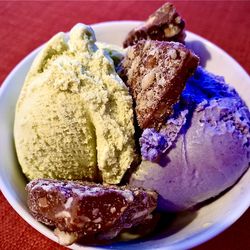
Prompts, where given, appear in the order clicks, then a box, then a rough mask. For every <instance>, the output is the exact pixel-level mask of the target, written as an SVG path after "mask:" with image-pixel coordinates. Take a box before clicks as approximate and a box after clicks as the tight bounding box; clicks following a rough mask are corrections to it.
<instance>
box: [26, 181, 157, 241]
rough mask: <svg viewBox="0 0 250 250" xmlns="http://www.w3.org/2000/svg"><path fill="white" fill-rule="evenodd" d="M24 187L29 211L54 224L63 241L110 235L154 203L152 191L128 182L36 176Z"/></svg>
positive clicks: (143, 215)
mask: <svg viewBox="0 0 250 250" xmlns="http://www.w3.org/2000/svg"><path fill="white" fill-rule="evenodd" d="M26 189H27V191H28V207H29V209H30V211H31V213H32V215H33V216H34V217H35V218H36V219H37V220H38V221H41V222H42V223H44V224H47V225H49V226H54V227H56V229H55V231H54V233H55V235H56V236H57V237H58V239H59V243H60V244H62V245H69V244H72V243H73V242H75V241H77V240H82V241H84V240H86V241H89V240H90V239H93V240H94V239H95V240H107V239H112V238H114V237H116V236H117V234H118V233H119V232H120V231H121V230H122V229H124V228H130V227H132V226H134V225H138V224H139V223H141V222H143V221H144V220H145V219H146V218H147V217H148V216H149V215H150V214H151V212H152V211H153V210H154V209H155V208H156V205H157V194H156V193H155V192H153V191H146V190H143V189H139V188H130V187H127V186H124V187H118V186H111V185H100V184H91V183H87V182H77V181H59V180H52V179H38V180H33V181H31V182H30V183H29V184H28V185H27V187H26Z"/></svg>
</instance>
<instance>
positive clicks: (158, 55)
mask: <svg viewBox="0 0 250 250" xmlns="http://www.w3.org/2000/svg"><path fill="white" fill-rule="evenodd" d="M198 63H199V59H198V57H197V56H196V55H195V54H193V53H192V51H190V50H189V49H188V48H186V47H185V46H184V45H183V44H180V43H175V42H166V41H153V40H142V41H139V42H138V43H137V44H135V45H133V46H130V47H128V50H127V54H126V55H125V57H124V59H123V61H122V63H121V66H120V69H121V70H120V73H121V76H122V78H123V79H124V81H125V82H126V84H127V86H128V87H129V90H130V93H131V95H132V97H133V99H134V103H135V113H136V117H137V121H138V124H139V126H140V128H142V129H145V128H152V127H154V128H156V129H158V128H159V127H160V126H161V125H162V122H163V121H164V120H165V118H166V117H168V116H169V115H171V113H172V111H173V108H172V106H173V105H174V104H175V103H176V102H178V100H179V97H180V95H181V92H182V91H183V89H184V87H185V83H186V80H187V79H188V77H189V76H191V75H192V74H193V73H194V71H195V69H196V68H197V66H198Z"/></svg>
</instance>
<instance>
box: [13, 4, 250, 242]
mask: <svg viewBox="0 0 250 250" xmlns="http://www.w3.org/2000/svg"><path fill="white" fill-rule="evenodd" d="M184 26H185V24H184V21H183V19H182V18H181V17H180V16H179V15H178V13H177V11H176V9H175V8H174V6H173V5H172V4H170V3H166V4H165V5H163V6H162V7H161V8H160V9H158V10H157V11H156V12H155V13H153V14H152V15H151V16H150V17H149V19H148V20H147V21H146V22H145V23H144V24H142V25H141V26H139V27H137V28H135V29H133V30H132V31H131V32H130V33H129V34H128V36H127V37H126V39H125V41H124V47H127V46H128V48H126V49H122V48H119V47H116V46H114V45H110V44H104V43H98V42H96V39H95V35H94V32H93V30H92V29H91V28H90V27H89V26H86V25H83V24H78V25H76V26H75V27H73V28H72V30H71V31H70V34H69V35H67V34H64V33H58V34H57V35H55V36H54V37H53V38H52V39H51V40H50V41H49V42H48V43H47V44H46V45H45V46H44V47H43V48H42V50H41V52H40V53H39V55H38V56H37V57H36V59H35V61H34V62H33V64H32V66H31V69H30V71H29V73H28V75H27V77H26V80H25V83H24V86H23V89H22V91H21V94H20V96H19V99H18V102H17V105H16V115H15V123H14V139H15V145H16V152H17V156H18V160H19V162H20V165H21V168H22V171H23V173H24V174H25V175H26V177H27V178H28V179H29V180H31V181H30V182H29V183H28V184H27V186H26V190H27V194H28V196H27V198H28V199H27V204H28V207H29V209H30V212H31V214H32V215H33V216H34V218H35V219H37V220H38V221H40V222H42V223H44V224H46V225H48V226H50V227H51V228H53V229H54V234H55V235H56V236H57V237H58V240H59V243H60V244H63V245H69V244H72V243H74V242H76V241H77V242H84V243H89V242H92V243H94V244H99V243H107V241H109V240H111V239H115V240H117V239H118V237H119V234H120V239H121V238H122V236H121V234H122V233H124V232H125V234H126V233H127V234H128V235H130V236H129V237H130V238H131V237H132V238H133V237H140V236H141V235H146V234H147V233H149V232H150V230H152V228H154V226H155V225H156V224H157V221H158V220H159V217H160V216H161V215H162V213H161V211H164V212H168V211H175V212H176V211H182V210H186V209H190V208H193V207H194V206H195V205H196V204H198V203H200V202H203V201H205V200H207V199H209V198H211V197H215V196H217V195H218V194H220V193H221V192H222V191H224V190H226V189H227V188H229V187H231V186H232V185H233V184H234V183H235V182H236V181H237V180H238V179H239V178H240V177H241V175H242V174H243V173H244V172H245V171H246V170H247V168H248V166H249V162H250V112H249V110H248V108H247V107H246V105H245V103H244V102H243V101H242V100H241V98H240V97H239V95H238V94H237V93H236V92H235V90H234V89H232V88H231V87H229V86H228V85H227V84H226V83H225V81H224V79H223V78H222V77H219V76H215V75H213V74H211V73H209V72H207V71H206V70H205V69H203V68H202V67H198V64H199V58H198V57H197V56H196V55H195V54H194V53H193V52H192V51H191V50H190V49H189V48H187V47H186V46H185V45H184V37H185V32H184ZM146 39H147V40H146ZM197 67H198V68H197ZM118 74H119V75H120V76H119V75H118ZM120 77H121V78H120ZM122 79H123V80H122ZM125 84H126V85H125ZM133 121H135V122H133ZM139 151H140V153H141V155H139V156H138V154H139ZM137 153H138V154H137ZM138 159H139V160H138ZM110 184H117V185H110ZM121 185H123V186H121ZM156 208H157V209H158V211H154V210H155V209H156ZM146 227H148V228H150V229H149V230H148V228H147V229H146V230H145V229H144V228H146ZM126 229H127V230H126ZM141 229H142V230H141ZM136 231H137V233H133V232H136ZM141 231H144V232H143V233H142V234H141ZM135 234H137V235H135Z"/></svg>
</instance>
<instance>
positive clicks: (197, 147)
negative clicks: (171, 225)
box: [130, 67, 250, 211]
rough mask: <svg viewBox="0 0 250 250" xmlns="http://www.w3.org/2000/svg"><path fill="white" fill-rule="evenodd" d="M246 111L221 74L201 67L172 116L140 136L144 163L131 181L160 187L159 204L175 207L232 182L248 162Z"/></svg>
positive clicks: (189, 204) (249, 133) (164, 207)
mask: <svg viewBox="0 0 250 250" xmlns="http://www.w3.org/2000/svg"><path fill="white" fill-rule="evenodd" d="M249 128H250V113H249V110H248V108H247V107H246V105H245V104H244V102H243V101H242V100H241V99H240V97H239V96H238V94H237V93H236V92H235V91H234V90H233V89H232V88H230V87H229V86H228V85H226V83H225V82H224V79H223V78H222V77H218V76H215V75H213V74H210V73H208V72H207V71H205V70H204V69H202V68H201V67H199V68H198V69H197V71H196V73H195V74H194V76H193V77H191V78H190V79H189V80H188V82H187V85H186V89H185V90H184V91H183V93H182V96H181V99H180V102H179V103H178V104H177V105H176V106H175V112H174V114H173V115H172V117H171V118H170V119H168V120H166V123H165V125H163V126H162V128H161V129H160V130H159V131H156V130H155V129H153V128H150V129H145V130H144V131H143V133H142V136H141V138H140V145H141V154H142V157H143V160H142V163H141V164H140V166H139V167H138V169H137V170H136V172H135V173H134V174H133V175H132V177H131V179H130V185H133V186H138V187H144V188H151V189H153V190H155V191H157V192H158V194H159V200H158V207H159V209H161V210H165V211H166V210H167V211H178V210H184V209H188V208H191V207H192V206H194V205H195V204H197V203H199V202H202V201H204V200H207V199H208V198H211V197H214V196H216V195H218V194H220V193H221V192H222V191H224V190H225V189H227V188H228V187H230V186H232V185H233V184H234V183H235V182H236V181H237V180H238V179H239V177H240V176H241V175H242V174H243V173H244V172H245V171H246V169H247V168H248V166H249V162H250V129H249Z"/></svg>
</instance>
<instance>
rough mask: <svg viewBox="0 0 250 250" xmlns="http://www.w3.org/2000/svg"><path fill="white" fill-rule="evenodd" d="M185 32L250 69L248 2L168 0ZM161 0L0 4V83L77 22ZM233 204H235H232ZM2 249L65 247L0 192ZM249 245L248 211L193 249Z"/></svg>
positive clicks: (124, 16)
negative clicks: (30, 222)
mask: <svg viewBox="0 0 250 250" xmlns="http://www.w3.org/2000/svg"><path fill="white" fill-rule="evenodd" d="M172 2H174V3H175V5H176V7H177V9H178V10H179V13H181V15H182V16H183V17H184V18H185V19H186V21H187V22H186V23H187V28H188V30H190V31H192V32H194V33H197V34H199V35H201V36H203V37H205V38H207V39H208V40H210V41H212V42H213V43H215V44H217V45H219V46H220V47H221V48H223V49H224V50H225V51H227V52H228V53H229V54H230V55H232V56H233V57H234V58H235V59H236V60H237V61H238V62H239V63H240V64H241V65H242V66H243V67H244V68H245V69H246V70H247V71H248V73H249V72H250V35H249V30H250V17H249V13H250V2H247V1H245V2H243V1H242V2H239V1H237V2H236V1H235V2H232V1H228V2H226V1H219V2H215V1H211V2H201V1H200V2H199V1H193V2H188V1H177V2H175V1H172ZM162 3H163V1H126V2H125V1H108V2H103V1H102V2H97V1H91V2H84V1H82V2H81V1H76V2H63V1H58V2H42V1H41V2H0V83H1V82H2V81H3V80H4V78H5V77H6V76H7V74H8V73H9V72H10V71H11V69H12V68H13V67H14V66H15V65H16V64H17V63H18V62H19V61H20V60H21V59H22V58H23V57H24V56H26V55H27V54H28V53H29V52H31V51H32V50H33V49H35V48H36V47H37V46H39V45H40V44H42V43H44V42H45V41H47V40H48V39H49V38H50V37H51V36H52V35H53V34H55V33H57V32H58V31H68V30H69V29H70V28H71V27H72V26H73V25H74V24H75V23H77V22H83V23H86V24H91V23H97V22H102V21H109V20H128V19H129V20H135V19H137V20H143V19H145V18H146V17H147V16H148V15H149V14H150V13H151V12H152V11H154V10H155V9H156V8H158V7H159V6H160V5H161V4H162ZM235 206H237V204H235ZM0 222H1V225H0V249H43V250H46V249H63V248H62V247H61V246H59V245H58V244H56V243H54V242H52V241H50V240H49V239H47V238H46V237H44V236H43V235H41V234H40V233H38V232H37V231H36V230H34V229H33V228H32V227H30V226H29V225H28V224H27V223H26V222H25V221H23V220H22V219H21V217H19V216H18V215H17V213H16V212H15V211H14V210H13V209H12V208H11V207H10V205H9V204H8V202H7V201H6V200H5V198H4V197H3V195H2V194H1V193H0ZM196 249H197V250H199V249H200V250H205V249H227V250H228V249H234V250H235V249H240V250H242V249H250V210H248V211H247V212H246V213H245V214H244V215H243V216H242V217H241V218H240V219H239V220H238V221H237V222H236V223H235V224H234V225H233V226H231V227H230V228H229V229H227V230H226V231H225V232H223V233H222V234H221V235H219V236H217V237H216V238H214V239H212V240H210V241H209V242H207V243H205V244H203V245H201V246H199V247H197V248H196Z"/></svg>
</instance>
